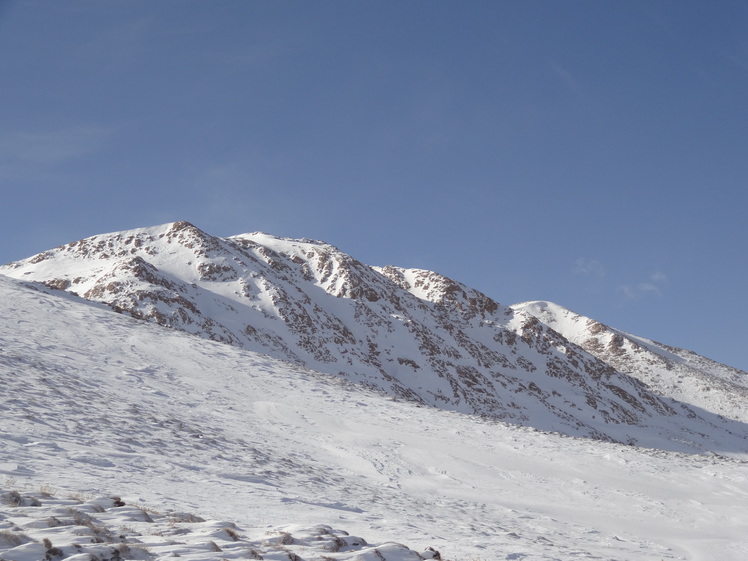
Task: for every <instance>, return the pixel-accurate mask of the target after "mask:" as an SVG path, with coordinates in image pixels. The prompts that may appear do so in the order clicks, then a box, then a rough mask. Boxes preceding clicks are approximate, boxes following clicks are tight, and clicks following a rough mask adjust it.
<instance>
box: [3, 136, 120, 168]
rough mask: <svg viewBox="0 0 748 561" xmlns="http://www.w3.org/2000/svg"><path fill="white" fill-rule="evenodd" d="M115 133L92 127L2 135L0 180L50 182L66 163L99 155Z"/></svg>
mask: <svg viewBox="0 0 748 561" xmlns="http://www.w3.org/2000/svg"><path fill="white" fill-rule="evenodd" d="M112 133H113V130H112V129H107V128H104V127H99V126H92V125H76V126H72V127H68V128H62V129H55V130H46V131H17V132H11V133H2V134H0V178H2V179H5V180H15V181H17V180H21V181H25V180H39V179H44V180H46V179H49V177H50V176H51V175H53V174H55V173H58V172H59V170H60V169H61V168H62V167H63V166H64V165H65V164H67V163H70V162H73V161H75V160H79V159H81V158H85V157H87V156H89V155H91V154H94V153H96V152H98V151H99V150H100V149H101V148H102V147H103V146H104V145H105V144H106V143H107V142H108V140H109V138H110V136H111V134H112Z"/></svg>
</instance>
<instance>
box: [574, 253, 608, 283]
mask: <svg viewBox="0 0 748 561" xmlns="http://www.w3.org/2000/svg"><path fill="white" fill-rule="evenodd" d="M572 272H573V273H574V274H575V275H582V276H585V277H590V278H593V279H597V280H602V279H603V278H604V277H605V267H604V266H603V264H602V263H600V261H598V260H597V259H588V258H586V257H580V258H578V259H577V260H576V262H575V263H574V268H573V269H572Z"/></svg>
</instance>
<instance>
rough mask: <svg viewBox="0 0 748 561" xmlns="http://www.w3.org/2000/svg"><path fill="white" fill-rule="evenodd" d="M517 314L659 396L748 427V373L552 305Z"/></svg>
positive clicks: (532, 305) (526, 307)
mask: <svg viewBox="0 0 748 561" xmlns="http://www.w3.org/2000/svg"><path fill="white" fill-rule="evenodd" d="M512 309H513V310H515V311H516V312H518V313H519V312H524V313H527V314H530V315H532V316H535V317H537V318H538V320H539V321H541V322H542V323H543V324H545V325H547V326H548V327H550V328H552V329H554V330H555V331H557V332H559V333H561V334H562V335H563V336H564V337H566V338H567V339H569V340H570V341H572V342H573V343H575V344H577V345H579V346H580V347H582V348H583V349H584V350H586V351H587V352H589V353H590V354H592V355H594V356H596V357H597V358H599V359H600V360H602V361H604V362H606V363H607V364H610V365H611V366H613V367H614V368H616V369H617V370H619V371H621V372H625V373H627V374H630V375H631V376H633V377H636V378H638V379H639V380H641V381H642V382H644V383H645V384H647V385H648V386H649V387H650V388H652V389H653V390H654V391H655V392H656V393H657V394H659V395H662V396H668V397H671V398H674V399H677V400H679V401H682V402H685V403H690V404H693V405H695V406H698V407H700V408H703V409H706V410H707V411H709V412H711V413H714V414H717V415H723V416H725V417H729V418H731V419H736V420H740V421H743V422H748V410H746V407H745V404H746V402H748V373H746V372H743V371H742V370H738V369H736V368H731V367H729V366H725V365H723V364H720V363H718V362H715V361H713V360H709V359H708V358H704V357H702V356H699V355H697V354H696V353H694V352H692V351H688V350H684V349H678V348H675V347H671V346H668V345H663V344H662V343H657V342H655V341H651V340H649V339H645V338H643V337H637V336H635V335H631V334H629V333H625V332H623V331H620V330H618V329H614V328H612V327H609V326H607V325H605V324H602V323H600V322H598V321H595V320H594V319H591V318H588V317H585V316H582V315H579V314H576V313H574V312H572V311H571V310H568V309H566V308H564V307H562V306H559V305H558V304H553V303H552V302H543V301H537V302H525V303H522V304H517V305H515V306H512Z"/></svg>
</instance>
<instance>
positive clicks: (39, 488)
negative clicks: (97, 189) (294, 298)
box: [0, 276, 748, 561]
mask: <svg viewBox="0 0 748 561" xmlns="http://www.w3.org/2000/svg"><path fill="white" fill-rule="evenodd" d="M0 303H1V305H2V310H0V318H1V319H0V322H2V323H1V324H0V326H1V328H0V387H2V392H3V399H2V401H0V418H1V419H2V432H0V484H1V485H2V486H3V488H4V491H3V497H5V500H4V503H5V504H3V506H2V509H1V510H0V525H2V526H0V535H2V536H6V538H7V536H9V535H10V534H14V533H21V534H25V535H26V536H27V537H28V539H29V540H30V541H28V542H27V547H32V548H36V549H35V551H42V550H41V549H40V548H39V545H38V544H39V543H41V540H43V539H44V538H45V537H47V539H49V540H50V543H51V545H52V546H54V547H59V548H61V549H62V551H63V553H64V554H65V555H70V554H72V553H74V552H73V550H70V549H68V550H66V549H64V547H62V545H64V543H63V542H65V540H67V539H69V538H70V532H71V528H72V526H70V525H68V526H64V525H61V526H59V527H54V528H53V527H49V524H48V527H47V528H44V527H43V524H42V525H39V524H36V525H35V524H34V523H33V520H34V519H35V518H34V516H36V515H34V513H33V512H32V511H33V509H34V508H49V509H61V508H75V509H78V510H82V511H84V512H87V513H89V515H90V516H93V517H94V518H97V519H101V520H100V523H101V525H102V526H105V527H112V528H121V527H122V526H127V527H130V528H131V529H132V530H134V531H135V533H133V534H129V536H130V538H129V539H130V540H131V541H130V543H131V544H132V545H128V547H129V548H130V551H131V553H130V555H132V556H134V557H136V558H138V555H143V556H144V557H142V558H161V557H166V556H167V555H171V554H172V553H175V552H176V553H179V555H182V556H184V557H186V558H189V559H198V558H201V559H202V558H204V559H220V558H236V556H235V555H234V554H236V555H239V553H238V551H239V549H234V550H232V547H233V546H231V543H239V542H234V541H233V540H232V539H231V538H230V536H228V534H227V535H226V536H224V534H225V532H226V530H225V528H227V527H229V528H234V527H233V526H231V525H232V524H236V532H237V533H238V535H239V536H240V538H241V540H244V541H243V542H242V543H243V544H244V545H245V546H246V548H255V549H257V551H258V553H261V552H260V549H261V547H260V546H262V543H261V542H262V540H265V541H267V540H268V537H273V536H276V537H279V536H283V535H285V534H283V533H284V532H285V533H290V534H291V536H292V537H296V539H297V543H296V546H299V548H297V549H292V550H289V551H290V552H291V553H294V554H295V555H299V556H300V557H301V558H303V559H321V558H323V557H328V558H332V559H357V558H359V557H356V555H360V556H361V557H360V559H369V558H371V559H377V558H378V557H377V556H376V554H375V553H373V551H374V549H377V551H379V552H380V553H379V555H383V556H384V557H385V558H386V559H390V560H392V559H401V558H403V559H405V558H407V557H402V555H406V554H409V553H407V552H408V551H409V550H408V549H406V548H405V547H403V546H398V547H399V549H397V550H394V549H392V548H393V547H394V546H392V547H390V546H386V545H384V544H387V543H389V542H399V543H402V544H405V545H406V546H407V547H408V548H410V550H412V551H413V552H419V553H420V552H425V551H426V550H427V548H428V547H433V548H434V549H435V550H439V551H440V552H441V554H442V557H443V558H444V559H455V560H457V561H460V560H470V559H486V560H488V559H523V558H524V559H548V560H550V559H564V560H566V559H616V560H626V559H632V560H633V559H636V560H640V559H641V560H649V559H651V560H661V559H722V560H731V559H734V560H743V559H746V558H748V540H747V539H746V538H745V537H744V534H745V527H746V525H747V524H748V512H746V511H745V504H746V500H747V499H748V481H747V480H746V473H747V472H746V465H747V464H746V463H745V462H744V461H742V460H741V459H740V458H739V457H736V458H725V457H721V456H717V455H711V456H695V455H685V454H677V453H672V452H663V451H658V450H647V449H639V448H633V447H627V446H622V445H616V444H610V443H603V442H596V441H590V440H585V439H575V438H570V437H562V436H561V435H558V434H549V433H543V432H539V431H535V430H533V429H530V428H522V427H516V426H511V425H506V424H502V423H499V422H495V421H490V420H486V419H481V418H479V417H475V416H470V415H464V414H460V413H456V412H448V411H442V410H437V409H433V408H430V407H419V406H416V405H414V404H412V403H407V402H401V401H397V400H394V399H393V398H391V397H387V396H383V395H381V394H379V393H376V392H374V391H367V390H365V389H362V388H361V387H360V386H352V385H349V384H347V383H345V382H344V381H342V380H340V379H337V378H333V377H329V376H325V375H321V374H317V373H315V372H313V371H309V370H304V369H299V368H295V367H291V366H289V365H288V364H286V363H283V362H278V361H274V360H271V359H269V358H266V357H264V356H262V355H258V354H254V353H251V352H248V351H243V350H241V349H238V348H235V347H230V346H227V345H223V344H220V343H213V342H210V341H206V340H202V339H198V338H196V337H192V336H190V335H187V334H184V333H180V332H176V331H170V330H164V329H163V328H160V327H156V326H152V325H148V324H144V323H143V322H138V321H136V320H132V319H128V318H125V317H122V316H119V315H117V314H115V313H112V312H111V311H108V310H105V309H102V308H98V307H96V306H95V305H92V304H90V303H83V302H81V301H79V300H77V299H75V298H74V297H72V296H64V295H54V296H53V295H49V294H45V293H42V292H38V291H34V290H31V289H29V288H27V287H25V286H23V285H21V284H20V283H18V282H16V281H12V280H10V279H7V278H4V277H2V276H0ZM10 491H16V492H17V493H18V494H19V496H21V497H22V498H23V497H24V496H27V497H32V498H36V499H37V500H39V501H40V502H41V503H42V506H41V507H31V506H20V507H19V506H14V504H13V503H14V501H13V500H10V499H8V498H7V497H9V496H10V497H11V498H12V497H15V495H12V494H11V493H10ZM42 492H44V493H43V494H45V495H53V496H52V497H50V498H46V499H45V497H43V496H41V495H42ZM71 495H74V496H76V497H78V499H77V500H79V501H80V500H81V499H86V500H84V501H83V502H82V503H81V504H80V505H78V504H71V503H69V502H66V501H70V500H71V499H69V497H70V496H71ZM115 495H116V496H118V497H120V498H121V500H122V502H124V503H125V504H126V506H125V507H119V508H125V509H129V512H130V513H134V512H135V511H134V510H133V509H134V508H135V507H136V506H140V507H141V508H140V509H137V510H138V511H139V512H143V508H146V509H150V510H155V511H157V512H158V513H160V515H163V516H164V517H165V518H164V519H163V520H161V521H154V522H152V523H148V522H144V521H142V520H140V521H139V520H131V521H129V522H127V521H124V519H123V517H124V514H120V512H121V513H124V512H128V511H125V510H122V511H118V510H117V507H114V506H113V504H109V503H107V501H111V500H112V499H111V497H113V496H115ZM45 500H46V501H47V503H48V504H47V503H45ZM16 503H17V501H16ZM97 504H98V505H99V506H100V507H101V508H103V509H104V512H103V513H101V512H100V513H96V512H90V511H87V510H86V509H93V510H95V508H94V507H93V506H92V505H97ZM45 505H46V506H45ZM38 512H39V513H42V512H43V511H41V510H40V511H38ZM146 512H147V511H146ZM169 513H192V514H194V515H196V516H198V517H200V518H202V519H205V520H207V521H208V522H192V523H189V522H186V523H183V522H179V521H172V523H173V524H174V526H175V528H178V527H182V525H184V526H185V527H187V532H185V536H186V537H184V538H183V537H182V536H179V535H176V536H174V537H173V539H171V541H174V542H185V543H182V544H179V543H174V544H171V545H172V546H173V549H169V548H168V547H166V545H168V544H166V542H168V541H169V540H162V539H161V537H159V536H158V535H157V534H158V532H161V533H163V527H164V525H166V526H168V524H169V521H168V519H167V518H166V517H167V515H168V514H169ZM135 514H137V513H135ZM39 516H41V517H42V519H43V520H48V519H49V517H50V516H53V515H51V514H49V515H47V516H43V515H41V514H40V515H39ZM54 516H56V517H57V518H58V519H60V518H61V517H60V516H57V515H54ZM24 517H26V518H24ZM38 518H39V517H38V516H37V518H36V519H38ZM152 518H153V517H152ZM157 518H158V516H157ZM24 520H26V522H28V525H27V527H25V526H24V525H23V524H24ZM154 524H156V526H154ZM190 524H192V526H190ZM320 525H323V526H324V527H327V528H329V530H328V531H330V532H331V533H332V534H335V535H338V536H339V537H340V536H343V535H344V534H343V532H347V533H349V534H351V535H353V536H361V537H362V538H363V539H365V540H366V542H368V543H369V544H371V545H370V546H369V549H366V550H364V549H359V550H358V551H357V552H354V551H352V550H351V551H343V548H341V550H339V551H337V552H335V551H331V550H324V551H323V549H322V547H321V546H320V547H318V548H316V549H315V546H313V545H311V546H308V548H307V549H303V543H302V542H304V543H311V542H310V541H309V540H311V538H312V537H313V535H314V532H315V531H318V529H319V528H322V527H323V526H320ZM14 528H18V530H15V529H14ZM59 528H63V530H60V529H59ZM64 528H67V530H64ZM315 528H316V529H317V530H315ZM221 532H223V534H222V533H221ZM135 534H140V535H139V536H137V535H135ZM227 536H228V538H227ZM126 537H127V536H126ZM83 538H85V536H84V537H83ZM83 538H81V537H80V536H78V538H77V539H78V540H79V541H81V540H83ZM89 539H90V538H89ZM135 539H137V540H139V541H141V542H143V545H144V547H145V549H144V550H143V549H141V550H142V551H145V553H144V554H141V553H138V552H137V548H138V545H137V542H135V541H134V540H135ZM305 540H306V541H305ZM208 542H214V543H215V544H216V546H217V547H219V548H221V549H223V552H220V553H219V552H217V551H215V550H214V551H212V552H211V551H210V550H209V549H206V547H208V546H206V543H208ZM245 542H246V543H245ZM89 543H90V542H89ZM34 544H37V545H34ZM149 544H150V545H149ZM22 545H23V544H20V546H22ZM79 545H82V544H80V543H79ZM208 545H209V544H208ZM360 545H361V544H359V546H356V547H360ZM292 546H293V544H292ZM296 546H293V547H296ZM17 547H19V544H15V545H13V544H12V543H8V539H6V542H3V541H0V557H2V558H3V559H15V558H17V559H19V561H25V560H26V559H30V557H24V556H23V555H20V554H19V555H17V556H15V555H10V554H9V553H8V550H13V548H17ZM42 547H45V546H44V544H42ZM71 547H72V546H71ZM237 547H238V546H237ZM388 547H390V549H388ZM201 548H202V549H201ZM246 548H245V549H243V550H242V552H243V553H242V555H245V554H246V556H249V555H248V549H246ZM133 550H136V553H132V551H133ZM45 551H46V550H45ZM45 551H42V556H41V557H39V558H42V557H43V555H44V553H45ZM264 551H265V555H266V558H268V559H285V558H286V557H288V558H291V557H290V556H289V555H288V553H282V554H281V553H280V551H281V550H280V549H278V550H277V551H276V550H274V549H273V548H268V547H266V548H265V550H264ZM367 551H368V552H369V553H366V552H367ZM388 551H389V552H390V553H388ZM83 554H84V553H81V555H83ZM276 554H279V555H286V557H275V555H276ZM86 555H87V554H86ZM97 555H98V556H99V557H101V554H97ZM367 555H372V556H373V557H368V556H367ZM387 555H390V557H388V556H387ZM397 555H401V557H397ZM81 558H85V557H81ZM102 558H103V557H102Z"/></svg>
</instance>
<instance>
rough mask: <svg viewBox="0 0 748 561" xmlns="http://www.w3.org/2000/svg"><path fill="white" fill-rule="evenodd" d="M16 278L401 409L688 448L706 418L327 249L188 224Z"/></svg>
mask: <svg viewBox="0 0 748 561" xmlns="http://www.w3.org/2000/svg"><path fill="white" fill-rule="evenodd" d="M0 273H3V274H5V275H8V276H11V277H15V278H17V279H22V280H27V281H36V282H41V283H43V284H45V285H46V286H48V287H51V288H55V289H62V290H66V291H68V292H71V293H75V294H77V295H79V296H81V297H83V298H85V299H88V300H93V301H97V302H102V303H105V304H107V305H109V306H111V307H112V308H113V309H114V310H116V311H119V312H125V313H128V314H130V315H132V316H133V317H136V318H141V319H145V320H149V321H152V322H155V323H158V324H160V325H163V326H167V327H172V328H176V329H180V330H183V331H187V332H189V333H193V334H195V335H199V336H201V337H205V338H209V339H213V340H216V341H221V342H225V343H228V344H232V345H236V346H240V347H243V348H246V349H249V350H254V351H259V352H263V353H266V354H268V355H271V356H274V357H276V358H281V359H284V360H288V361H291V362H294V363H296V364H299V365H303V366H306V367H309V368H312V369H315V370H319V371H322V372H327V373H331V374H336V375H339V376H342V377H345V378H346V379H348V380H351V381H355V382H363V383H365V384H368V385H371V386H374V387H377V388H379V389H382V390H384V391H386V392H388V393H390V394H392V395H395V396H398V397H402V398H406V399H409V400H415V401H419V402H422V403H425V404H428V405H433V406H436V407H441V408H445V409H452V410H459V411H462V412H469V413H478V414H485V415H490V416H492V417H495V418H500V419H506V420H511V421H512V422H518V423H522V424H528V425H532V426H534V427H536V428H541V429H547V430H555V431H561V432H565V433H567V434H575V435H584V436H591V437H595V438H600V439H612V440H616V441H623V442H631V443H637V442H640V443H645V442H644V440H646V438H645V437H644V436H642V434H643V433H642V431H641V430H640V429H641V427H645V426H656V427H657V430H659V431H666V432H667V431H674V432H673V438H676V439H678V438H680V439H682V438H683V431H686V432H689V434H690V433H691V432H693V430H692V429H690V428H685V425H683V423H681V421H679V420H677V419H680V418H681V417H683V418H684V419H686V418H688V417H690V418H692V419H695V418H697V417H698V416H697V415H696V413H695V412H694V411H692V410H690V409H688V408H687V407H685V406H682V405H680V404H676V403H673V402H671V401H670V400H666V399H661V398H660V397H657V396H656V395H654V394H652V393H651V392H650V391H649V390H648V388H647V387H646V386H645V384H643V383H642V382H641V381H640V380H638V379H637V378H635V377H633V376H630V375H627V374H622V373H621V372H619V371H618V370H617V369H616V368H615V367H614V366H612V365H611V364H609V363H607V362H605V361H604V360H600V359H599V358H596V357H595V356H593V355H592V354H590V353H589V352H587V351H585V350H584V349H582V348H581V347H580V346H578V345H576V344H575V343H574V342H572V341H570V340H569V337H565V336H563V335H562V334H561V333H559V331H558V330H556V329H554V328H552V327H550V326H549V324H546V323H544V322H543V321H540V320H539V319H538V317H536V315H534V314H532V313H528V311H527V310H521V309H511V308H508V307H505V306H502V305H500V304H498V303H497V302H495V301H493V300H492V299H490V298H489V297H487V296H486V295H484V294H481V293H480V292H478V291H476V290H473V289H470V288H468V287H466V286H464V285H462V284H460V283H457V282H455V281H453V280H451V279H448V278H446V277H443V276H441V275H438V274H436V273H433V272H430V271H423V270H416V269H401V268H396V267H383V268H373V267H370V266H368V265H365V264H363V263H361V262H359V261H357V260H355V259H354V258H352V257H350V256H348V255H346V254H344V253H342V252H341V251H340V250H338V249H337V248H335V247H333V246H331V245H328V244H325V243H322V242H318V241H313V240H292V239H286V238H278V237H274V236H270V235H268V234H263V233H252V234H243V235H238V236H233V237H229V238H218V237H214V236H210V235H208V234H206V233H205V232H203V231H201V230H199V229H198V228H196V227H195V226H193V225H192V224H189V223H187V222H176V223H173V224H166V225H163V226H158V227H153V228H145V229H139V230H131V231H127V232H118V233H113V234H106V235H100V236H94V237H92V238H87V239H84V240H81V241H78V242H73V243H70V244H67V245H64V246H61V247H58V248H56V249H53V250H50V251H46V252H43V253H41V254H39V255H36V256H34V257H31V258H29V259H26V260H24V261H19V262H15V263H11V264H9V265H6V266H3V267H0ZM674 419H675V420H674ZM683 422H685V421H683ZM690 422H691V421H688V423H690ZM699 422H700V423H711V424H714V423H717V424H719V420H717V419H713V418H702V419H700V420H699ZM688 423H686V424H688ZM642 439H644V440H642Z"/></svg>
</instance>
